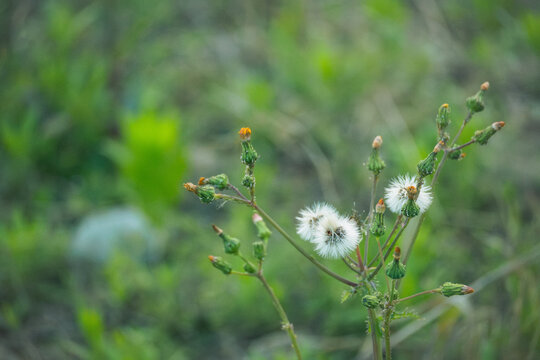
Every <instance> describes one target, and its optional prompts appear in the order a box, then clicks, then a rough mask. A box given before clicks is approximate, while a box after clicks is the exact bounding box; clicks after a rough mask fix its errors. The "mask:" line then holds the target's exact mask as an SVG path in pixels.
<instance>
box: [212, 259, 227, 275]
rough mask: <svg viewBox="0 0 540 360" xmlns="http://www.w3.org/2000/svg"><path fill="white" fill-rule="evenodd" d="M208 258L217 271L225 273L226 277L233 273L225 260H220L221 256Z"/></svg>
mask: <svg viewBox="0 0 540 360" xmlns="http://www.w3.org/2000/svg"><path fill="white" fill-rule="evenodd" d="M208 258H209V259H210V261H211V262H212V265H213V266H214V267H215V268H216V269H218V270H220V271H221V272H222V273H224V274H225V275H229V274H230V273H231V271H232V267H231V265H230V264H229V263H228V262H226V261H225V260H223V259H222V258H220V257H219V256H209V257H208Z"/></svg>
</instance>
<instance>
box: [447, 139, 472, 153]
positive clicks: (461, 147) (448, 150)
mask: <svg viewBox="0 0 540 360" xmlns="http://www.w3.org/2000/svg"><path fill="white" fill-rule="evenodd" d="M475 142H476V139H472V140H470V141H467V142H466V143H465V144H463V145H459V146H456V147H453V148H451V149H447V150H445V151H447V152H449V153H451V152H453V151H456V150H460V149H463V148H464V147H467V146H469V145H471V144H474V143H475Z"/></svg>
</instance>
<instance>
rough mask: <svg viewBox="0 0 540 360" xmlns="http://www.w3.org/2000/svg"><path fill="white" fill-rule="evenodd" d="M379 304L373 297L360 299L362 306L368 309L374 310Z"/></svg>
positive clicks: (367, 296) (368, 296) (366, 296)
mask: <svg viewBox="0 0 540 360" xmlns="http://www.w3.org/2000/svg"><path fill="white" fill-rule="evenodd" d="M379 304H380V302H379V299H378V298H377V297H376V296H373V295H365V296H364V297H363V298H362V305H364V306H365V307H367V308H368V309H375V308H376V307H378V306H379Z"/></svg>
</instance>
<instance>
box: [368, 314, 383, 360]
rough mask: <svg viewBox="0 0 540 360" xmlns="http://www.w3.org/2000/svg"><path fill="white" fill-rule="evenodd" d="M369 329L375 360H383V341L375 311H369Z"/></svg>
mask: <svg viewBox="0 0 540 360" xmlns="http://www.w3.org/2000/svg"><path fill="white" fill-rule="evenodd" d="M368 316H369V327H370V328H371V342H372V344H373V359H374V360H383V356H382V348H381V341H380V339H379V335H378V334H377V326H378V325H377V317H376V315H375V311H374V310H373V309H368Z"/></svg>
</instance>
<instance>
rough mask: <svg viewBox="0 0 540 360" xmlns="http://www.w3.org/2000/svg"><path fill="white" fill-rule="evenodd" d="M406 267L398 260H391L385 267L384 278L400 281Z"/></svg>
mask: <svg viewBox="0 0 540 360" xmlns="http://www.w3.org/2000/svg"><path fill="white" fill-rule="evenodd" d="M405 270H406V266H405V265H403V263H402V262H401V261H400V260H399V259H395V258H394V260H392V261H391V262H390V263H388V265H386V276H388V277H389V278H390V279H394V280H397V279H401V278H402V277H404V276H405V272H406V271H405Z"/></svg>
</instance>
